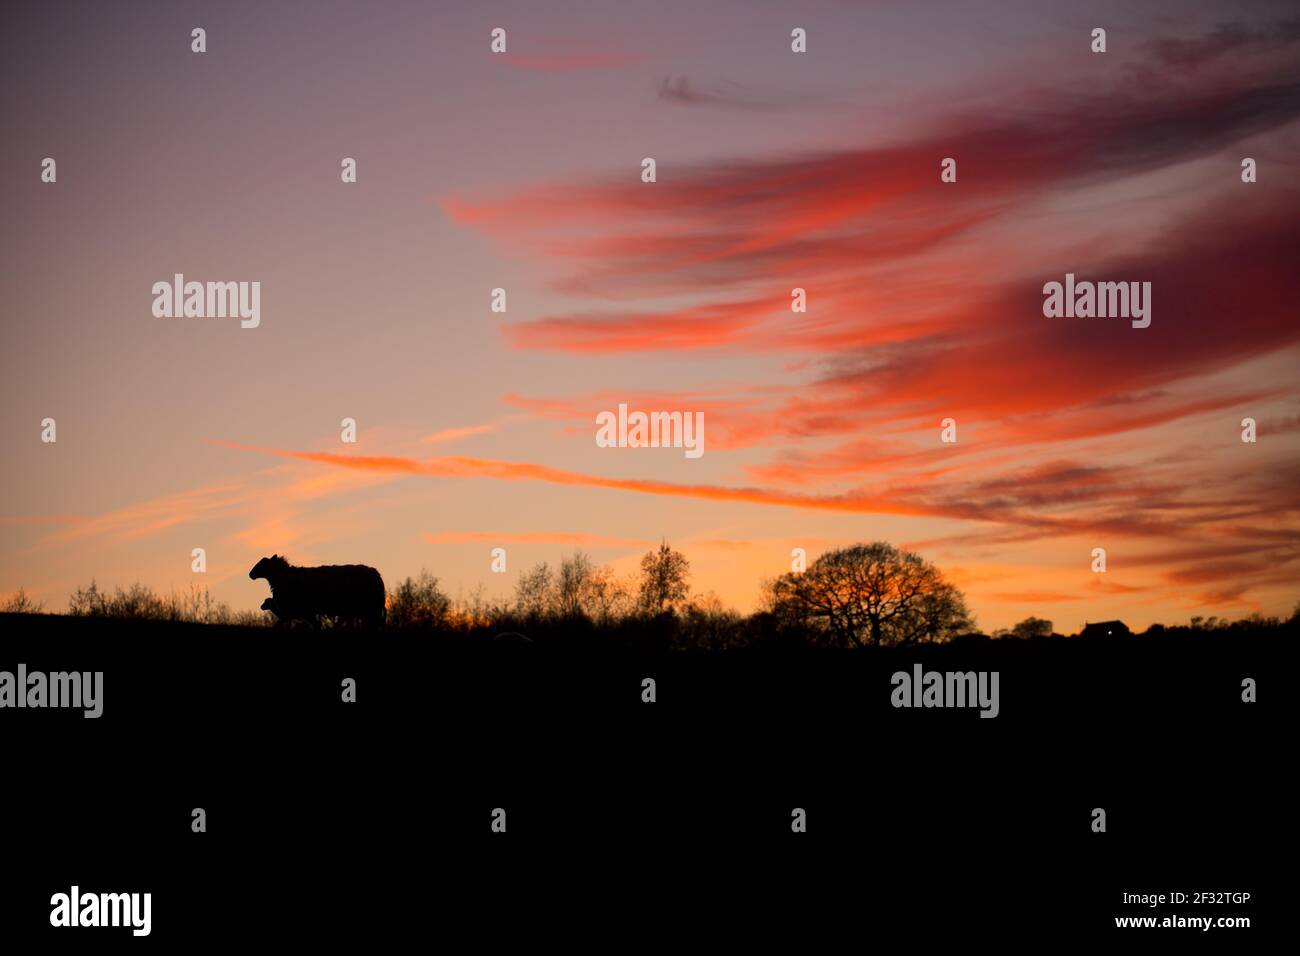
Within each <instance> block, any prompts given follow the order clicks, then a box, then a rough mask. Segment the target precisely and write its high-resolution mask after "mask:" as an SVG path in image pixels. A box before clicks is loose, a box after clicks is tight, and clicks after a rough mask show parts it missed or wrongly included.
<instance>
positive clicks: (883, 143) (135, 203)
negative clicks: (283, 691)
mask: <svg viewBox="0 0 1300 956" xmlns="http://www.w3.org/2000/svg"><path fill="white" fill-rule="evenodd" d="M696 7H698V5H689V4H680V5H675V4H669V5H668V8H667V14H664V12H663V11H658V12H654V11H650V12H648V11H642V10H637V9H636V8H635V7H633V6H632V5H627V6H626V8H625V9H619V10H614V9H611V10H609V11H608V12H605V13H593V14H592V15H584V16H583V17H581V18H575V17H573V16H572V15H570V14H556V13H555V12H554V11H550V12H547V11H545V10H541V9H539V8H538V6H537V5H535V4H519V5H513V6H512V5H508V4H507V5H505V6H504V7H503V8H502V10H501V11H500V16H501V18H502V22H503V23H504V24H505V26H506V27H507V28H508V29H509V30H510V36H511V44H512V46H511V51H512V52H511V54H510V55H509V56H508V57H505V58H494V57H493V55H492V54H491V53H489V52H488V48H487V40H486V38H487V36H488V31H489V29H490V28H491V26H494V25H496V23H495V22H493V23H488V22H487V21H482V22H480V21H479V20H476V19H475V20H471V19H469V18H468V17H466V16H461V17H459V18H456V19H455V20H454V21H447V22H444V23H440V24H438V25H437V27H438V29H437V30H436V31H435V32H436V34H437V36H438V37H439V40H438V43H437V53H436V55H431V50H430V49H429V42H430V41H429V36H428V33H427V31H426V30H425V27H427V26H429V24H426V23H425V22H424V20H423V19H422V18H424V17H426V16H427V15H428V14H427V11H425V10H424V8H423V7H422V6H421V5H418V4H409V5H408V4H393V5H391V6H386V7H385V12H384V14H383V15H379V16H374V17H370V18H361V17H357V16H355V15H354V14H353V12H351V11H342V10H340V11H331V12H329V13H328V14H325V13H322V15H321V17H320V18H319V19H318V20H316V21H312V22H310V23H308V24H305V25H304V24H302V23H300V22H298V21H297V20H295V19H294V18H293V17H290V16H288V15H287V14H284V13H283V12H278V11H262V10H261V8H254V7H251V6H250V7H244V6H240V5H238V4H236V5H233V6H232V7H231V9H230V10H228V11H225V12H223V13H220V14H217V17H218V19H214V20H213V21H212V25H211V26H210V27H209V34H210V35H211V36H214V37H219V38H220V39H221V42H220V43H213V44H212V49H211V51H210V52H209V53H208V54H205V55H204V56H195V55H193V54H191V53H190V52H189V50H188V46H187V45H182V46H181V47H180V48H179V49H174V47H175V44H174V41H173V38H172V36H171V33H172V32H174V31H173V30H172V28H173V27H175V28H176V29H179V28H180V26H182V25H183V23H182V21H185V14H184V13H183V12H181V13H177V14H175V16H176V17H177V18H178V19H177V22H176V23H175V24H172V23H169V22H168V21H167V16H166V15H163V16H159V15H158V14H157V12H156V11H155V12H154V13H152V14H151V15H150V17H148V18H145V19H141V20H139V21H138V22H137V21H136V20H135V19H133V16H134V15H131V16H127V17H126V18H125V19H121V18H116V17H114V16H112V15H110V13H109V12H106V11H101V12H94V13H88V14H87V16H88V17H89V18H90V21H91V22H88V23H86V24H84V26H85V28H86V35H84V36H83V35H82V33H81V32H78V31H73V32H72V33H71V34H69V33H68V32H67V31H65V30H62V29H60V28H59V25H58V24H54V23H46V22H39V20H34V21H33V23H32V24H30V31H29V32H30V48H29V50H28V51H27V53H26V56H27V57H29V58H30V62H28V61H23V62H19V63H16V64H11V65H10V66H9V68H10V69H18V70H21V69H24V68H25V67H24V63H27V66H29V67H32V68H33V69H34V68H35V67H34V66H33V64H35V63H37V62H39V63H41V64H44V65H43V66H42V67H41V69H42V70H44V71H45V74H43V75H47V76H48V78H49V82H48V83H47V84H43V85H42V86H41V88H40V89H38V90H35V91H34V92H33V94H32V102H30V103H24V104H17V105H16V107H15V110H14V118H15V121H14V124H13V128H12V130H11V134H12V135H7V136H6V142H5V144H4V146H3V154H2V155H3V160H4V162H5V164H6V170H7V173H8V175H7V176H6V177H5V181H4V184H3V185H2V186H0V189H3V191H4V193H5V200H6V202H5V207H6V209H9V210H12V211H13V212H12V216H11V217H10V218H11V219H12V221H14V222H15V223H16V224H17V226H18V228H16V229H11V230H6V235H5V236H4V238H3V239H0V241H2V242H3V243H4V245H5V256H4V260H5V262H6V288H7V289H8V290H9V295H8V302H7V305H6V309H5V320H4V322H5V325H4V335H5V349H4V359H3V362H4V373H5V374H4V382H3V384H2V385H0V388H2V389H3V398H4V401H3V409H2V411H0V426H2V427H3V429H4V433H5V434H6V435H7V436H8V439H9V440H8V442H7V443H6V468H5V469H4V474H3V476H2V477H0V482H3V487H2V488H0V491H2V492H3V500H4V505H3V506H0V535H2V537H0V542H2V543H0V594H5V593H12V592H13V591H15V590H16V589H18V588H19V587H23V588H25V589H26V590H27V591H28V592H29V593H31V594H34V595H35V596H36V597H38V598H39V599H43V600H45V601H46V602H47V605H49V606H50V607H52V608H56V609H62V608H63V607H64V606H65V605H66V601H67V596H68V593H69V592H70V591H71V590H72V589H73V588H75V587H76V586H78V585H82V584H85V583H88V582H89V581H90V579H91V578H95V579H96V580H97V581H98V582H99V583H100V584H101V585H110V586H111V585H113V584H123V585H125V584H129V583H131V582H133V581H137V580H138V581H142V582H144V583H147V584H149V585H151V586H153V587H155V588H157V589H160V590H164V591H166V590H169V589H172V588H175V589H178V590H185V589H187V588H188V587H189V586H190V584H191V583H192V582H195V581H197V582H198V583H201V584H206V585H207V586H209V587H210V588H211V589H212V591H213V593H214V595H215V596H216V597H217V598H219V599H221V600H225V601H228V602H230V603H231V604H232V605H234V606H237V607H248V608H255V607H257V606H258V604H260V602H261V599H262V597H263V596H264V590H265V584H264V582H250V581H249V580H248V579H247V571H248V568H249V567H251V566H252V564H253V563H254V562H255V561H256V560H257V558H259V557H261V556H262V555H264V554H269V553H272V552H278V553H282V554H287V555H288V556H289V557H290V558H291V559H292V560H294V561H295V562H298V563H304V564H313V563H343V562H364V563H369V564H373V565H375V566H376V567H378V568H379V569H380V571H381V572H382V573H383V575H384V577H385V579H386V580H388V581H389V582H390V583H392V582H394V581H395V580H400V578H402V577H405V576H406V575H408V574H416V573H418V572H419V571H420V569H421V568H427V569H429V570H430V571H431V572H432V573H434V574H435V575H437V576H438V577H439V578H440V579H441V580H442V581H443V583H444V586H445V587H447V589H448V590H449V591H451V592H452V593H455V592H457V591H460V592H462V593H468V592H469V591H472V590H473V589H475V588H477V587H478V586H480V585H482V586H483V587H485V588H486V590H487V592H488V593H489V594H505V593H508V592H509V591H510V590H511V589H512V587H513V583H514V580H515V578H516V576H517V573H518V571H520V570H522V569H524V568H525V567H527V566H529V565H531V564H532V563H534V562H536V561H539V560H550V561H552V562H554V561H556V560H557V559H558V558H560V557H561V556H563V555H565V554H567V553H569V552H570V551H572V550H573V549H574V548H581V549H583V550H585V551H587V552H588V553H590V554H591V555H592V556H593V558H595V559H596V560H597V561H600V562H609V563H612V564H613V565H614V566H615V568H616V569H618V570H620V571H622V572H624V573H628V574H630V573H632V571H633V570H634V569H635V567H636V564H637V561H638V560H639V557H640V555H641V554H642V553H643V552H644V551H645V550H647V549H648V548H649V547H651V546H653V544H655V543H657V542H658V541H659V540H660V539H662V538H667V539H668V540H669V541H670V542H672V543H673V544H674V545H675V546H677V547H678V548H680V549H681V550H683V551H685V552H686V554H687V555H688V557H689V558H690V560H691V563H692V569H693V583H694V585H695V588H696V590H699V591H707V590H712V591H715V592H717V593H718V594H719V595H720V596H721V597H722V598H723V599H724V600H725V601H726V602H728V603H730V604H732V605H734V606H736V607H738V608H741V609H745V610H748V609H751V608H752V607H753V606H754V604H755V602H756V600H757V598H758V594H759V587H758V585H759V581H760V579H762V578H764V577H770V576H773V575H776V574H779V573H782V572H784V571H786V570H788V569H789V563H790V552H791V549H793V548H796V547H802V548H804V549H806V550H807V552H808V555H809V558H810V559H811V558H814V557H816V555H817V554H818V553H819V552H820V551H821V550H824V549H826V548H828V547H833V546H836V545H840V544H847V543H852V542H857V541H871V540H879V539H884V540H888V541H890V542H893V543H895V544H898V545H903V546H908V547H913V548H915V549H916V550H919V551H920V552H921V553H922V554H923V555H925V556H926V557H927V558H929V559H930V560H932V561H934V562H935V563H936V564H938V565H939V567H940V568H941V569H942V570H943V571H944V572H945V573H947V574H948V575H949V576H950V577H951V578H952V579H953V580H954V581H955V582H956V583H957V584H958V585H959V586H960V587H961V588H962V589H963V590H964V591H965V593H966V595H967V597H968V600H969V603H970V604H971V606H972V609H973V610H974V611H975V613H976V616H977V619H978V623H979V625H980V626H981V627H982V628H983V629H985V630H992V629H994V628H998V627H1005V626H1010V625H1011V624H1013V623H1014V622H1016V621H1018V620H1020V619H1022V618H1024V617H1026V616H1030V615H1034V616H1039V617H1046V618H1049V619H1052V620H1053V621H1055V622H1056V625H1057V628H1058V630H1063V631H1072V630H1077V629H1078V628H1079V627H1081V626H1082V624H1083V623H1084V622H1085V621H1086V620H1102V619H1108V618H1122V619H1124V620H1125V621H1127V622H1128V623H1129V624H1130V625H1131V626H1134V627H1141V626H1144V625H1146V624H1148V623H1150V622H1152V621H1164V622H1167V623H1173V622H1179V621H1185V620H1186V619H1187V618H1188V617H1190V616H1192V615H1197V614H1199V615H1207V616H1208V615H1209V614H1219V615H1226V616H1232V617H1236V616H1244V615H1246V614H1248V613H1252V612H1255V611H1261V612H1265V613H1270V614H1285V613H1289V611H1290V609H1291V608H1292V606H1293V605H1294V604H1295V602H1296V601H1297V599H1300V589H1297V587H1296V581H1297V558H1298V557H1300V547H1298V544H1300V520H1298V509H1300V495H1298V494H1297V487H1300V486H1297V483H1296V481H1295V474H1296V470H1297V464H1300V386H1297V382H1298V381H1300V379H1298V378H1297V376H1296V374H1295V373H1296V367H1297V361H1296V360H1297V357H1298V353H1300V323H1297V321H1296V305H1297V296H1296V292H1295V271H1296V270H1295V263H1296V261H1297V251H1298V250H1300V189H1297V187H1296V186H1295V182H1296V177H1295V173H1296V171H1297V169H1296V167H1297V161H1296V159H1295V156H1296V150H1295V144H1296V143H1297V142H1300V124H1297V117H1300V87H1298V86H1297V84H1296V83H1295V80H1294V72H1293V68H1292V64H1293V63H1294V61H1295V55H1296V53H1297V50H1296V46H1297V45H1300V30H1297V29H1296V28H1295V26H1294V24H1293V23H1289V22H1286V21H1284V20H1282V19H1280V18H1279V16H1278V11H1279V10H1281V9H1282V7H1281V6H1279V7H1278V8H1276V9H1274V8H1272V7H1270V6H1268V5H1261V6H1259V7H1258V8H1252V10H1251V11H1250V13H1249V18H1248V19H1241V18H1242V17H1244V16H1246V15H1245V14H1242V13H1240V12H1238V11H1237V10H1236V8H1235V7H1234V6H1233V5H1230V4H1216V3H1193V4H1182V5H1179V6H1178V7H1177V8H1176V9H1177V11H1178V16H1177V17H1173V18H1171V17H1170V16H1169V14H1170V12H1171V11H1173V10H1174V9H1175V8H1174V7H1173V6H1171V5H1163V4H1151V5H1142V9H1133V7H1134V5H1132V4H1110V5H1102V7H1101V8H1099V12H1098V13H1097V16H1098V17H1099V18H1100V20H1104V22H1105V24H1106V25H1107V27H1108V30H1109V37H1110V44H1111V46H1110V51H1109V52H1108V53H1106V54H1104V55H1096V54H1092V53H1090V52H1089V49H1088V40H1087V38H1088V35H1089V31H1090V29H1091V27H1092V26H1093V25H1094V24H1093V23H1092V21H1091V20H1088V21H1082V20H1080V19H1079V18H1078V17H1077V16H1076V15H1075V14H1074V12H1073V8H1072V6H1071V5H1068V4H1064V3H1062V4H1025V5H1014V4H1013V5H1008V6H1006V7H1000V8H999V12H998V14H997V16H993V17H990V16H989V14H988V12H987V11H984V12H983V13H979V14H978V15H977V13H976V11H974V10H971V9H970V8H969V7H968V5H963V4H958V3H936V4H934V5H927V6H926V8H925V9H924V10H922V11H918V10H917V8H915V7H914V6H912V5H896V4H880V5H862V6H861V7H860V8H859V7H855V6H853V5H845V4H841V3H831V2H826V3H811V4H809V5H808V6H807V7H806V8H805V7H803V6H801V7H800V10H799V14H798V18H799V19H800V20H801V23H802V25H804V26H805V27H807V28H808V29H809V36H810V38H811V41H810V49H809V53H807V54H801V55H796V54H792V53H790V51H789V44H788V36H789V28H790V26H791V25H792V24H791V20H790V18H791V16H793V14H790V13H788V12H782V11H781V10H779V9H775V8H773V9H767V8H761V9H757V10H755V9H753V8H751V7H749V6H746V7H745V8H744V9H745V10H746V14H745V16H744V17H738V16H736V15H735V13H736V10H731V11H728V10H727V9H726V7H727V5H726V4H718V5H716V7H715V6H714V5H710V8H709V9H707V10H699V9H696ZM736 9H737V10H738V9H740V8H739V7H737V8H736ZM652 13H654V15H651V14H652ZM33 16H35V15H34V14H33ZM493 16H494V17H495V16H497V13H496V12H494V14H493ZM96 18H99V19H98V20H97V19H96ZM146 19H147V22H146ZM803 21H806V22H803ZM185 22H188V21H185ZM97 30H98V31H99V32H96V31H97ZM181 35H183V36H188V27H186V28H185V29H184V30H182V31H181ZM104 36H109V37H112V38H113V40H114V42H113V43H111V44H107V46H106V45H105V44H104V42H103V37H104ZM95 37H98V39H97V40H94V41H93V42H92V38H95ZM141 63H147V64H149V66H147V67H145V68H141V67H140V64H141ZM435 91H438V92H435ZM157 117H167V123H166V124H165V125H164V126H161V127H160V126H159V124H158V122H157V121H156V118H157ZM45 156H53V157H55V158H57V159H58V162H59V176H58V181H57V183H54V184H48V183H41V182H40V181H39V164H40V160H41V158H42V157H45ZM344 156H351V157H355V158H357V161H358V182H357V183H355V184H346V185H345V184H343V183H341V182H340V180H339V162H340V159H341V158H342V157H344ZM646 156H652V157H654V158H655V159H656V162H657V164H658V169H657V181H656V182H655V183H652V184H647V183H643V182H642V181H641V179H640V169H641V166H640V164H641V160H642V159H643V158H644V157H646ZM1247 156H1249V157H1253V158H1255V159H1256V161H1257V163H1258V169H1259V176H1258V182H1255V183H1252V184H1245V183H1243V182H1242V181H1241V175H1240V169H1241V168H1240V164H1241V160H1242V158H1243V157H1247ZM944 157H953V158H955V159H956V160H957V164H958V166H957V168H958V177H957V182H955V183H941V182H940V179H939V164H940V161H941V160H942V159H943V158H944ZM176 272H183V273H184V274H185V275H186V277H187V278H188V279H194V280H198V281H208V280H211V281H237V280H249V281H251V280H257V281H260V282H261V284H262V320H261V324H260V325H259V327H258V328H256V329H241V328H240V327H239V323H238V321H237V320H235V321H229V320H225V319H194V318H191V319H160V318H155V317H154V316H153V315H152V314H151V311H150V304H151V301H152V298H151V295H150V288H151V286H152V284H153V283H154V282H155V281H158V280H160V279H161V280H170V278H171V276H172V275H173V274H174V273H176ZM1067 272H1070V273H1074V274H1076V275H1078V276H1079V277H1080V278H1087V279H1092V280H1094V281H1096V280H1124V281H1143V282H1150V283H1151V285H1152V323H1151V326H1150V327H1149V328H1146V329H1134V328H1132V327H1131V326H1130V324H1129V322H1128V321H1127V320H1123V319H1097V318H1047V317H1045V316H1044V315H1043V312H1042V304H1043V295H1042V286H1043V284H1044V283H1045V282H1048V281H1061V280H1062V279H1063V277H1064V275H1065V274H1066V273H1067ZM795 287H799V288H803V289H805V290H806V292H807V300H808V308H807V311H806V312H804V313H794V312H792V311H791V309H790V301H791V290H792V289H793V288H795ZM494 288H505V289H506V290H507V296H508V306H507V311H506V313H505V314H504V315H503V314H497V313H493V312H492V311H491V310H490V308H489V304H490V300H491V291H492V290H493V289H494ZM620 403H626V404H627V405H628V406H629V407H630V408H632V409H642V410H646V411H652V410H663V411H690V412H695V411H700V412H703V413H704V419H705V434H706V443H705V444H706V451H705V454H704V455H703V457H701V458H699V459H691V458H688V457H686V456H684V455H683V453H682V450H681V449H680V448H678V449H635V448H599V447H597V446H596V443H595V440H594V436H595V433H596V427H595V419H596V415H597V414H599V413H600V412H603V411H613V410H615V409H617V407H618V406H619V404H620ZM47 416H48V417H53V418H55V419H56V421H57V423H58V425H57V427H58V441H57V442H56V443H55V444H53V445H50V444H44V443H42V442H41V441H40V422H41V420H42V419H44V418H46V417H47ZM346 417H351V418H355V419H356V421H357V423H358V426H359V429H358V441H357V442H356V443H355V444H345V443H343V442H342V441H341V440H340V422H341V420H342V419H343V418H346ZM1245 417H1251V418H1253V419H1255V421H1256V422H1257V426H1258V441H1257V442H1256V443H1253V444H1246V443H1243V442H1242V441H1241V440H1240V436H1241V430H1242V428H1241V421H1242V419H1243V418H1245ZM948 418H951V419H954V420H955V421H956V423H957V436H958V440H957V442H956V443H955V444H948V443H944V442H942V441H941V440H940V428H941V424H940V423H941V422H942V421H943V420H944V419H948ZM498 546H499V547H505V548H506V549H507V552H508V570H507V573H506V574H504V575H501V574H493V573H492V572H491V571H490V566H489V564H490V552H491V550H492V548H494V547H498ZM195 547H203V548H205V549H206V551H207V554H208V572H207V573H206V574H204V575H201V576H199V575H193V574H191V572H190V560H191V558H190V553H191V549H192V548H195ZM1098 547H1102V548H1105V549H1106V552H1107V559H1108V560H1107V564H1108V568H1107V571H1106V573H1104V574H1096V573H1093V572H1092V571H1091V570H1090V565H1091V561H1092V558H1091V554H1092V550H1093V549H1094V548H1098Z"/></svg>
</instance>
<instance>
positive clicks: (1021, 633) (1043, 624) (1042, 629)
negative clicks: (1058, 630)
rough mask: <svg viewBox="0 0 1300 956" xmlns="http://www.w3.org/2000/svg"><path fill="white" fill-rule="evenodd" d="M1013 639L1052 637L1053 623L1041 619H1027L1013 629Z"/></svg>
mask: <svg viewBox="0 0 1300 956" xmlns="http://www.w3.org/2000/svg"><path fill="white" fill-rule="evenodd" d="M1011 636H1012V637H1051V636H1052V622H1051V621H1046V620H1044V619H1043V618H1041V617H1027V618H1025V619H1024V620H1023V621H1021V622H1020V623H1019V624H1017V625H1016V626H1015V627H1013V628H1012V629H1011Z"/></svg>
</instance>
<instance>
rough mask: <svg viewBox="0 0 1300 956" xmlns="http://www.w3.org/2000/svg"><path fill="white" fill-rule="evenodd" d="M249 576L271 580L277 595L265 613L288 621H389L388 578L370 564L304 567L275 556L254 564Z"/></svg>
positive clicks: (264, 607) (266, 605)
mask: <svg viewBox="0 0 1300 956" xmlns="http://www.w3.org/2000/svg"><path fill="white" fill-rule="evenodd" d="M248 576H249V577H250V578H252V579H253V580H255V581H256V580H257V579H258V578H265V579H266V583H267V584H269V585H270V586H271V597H270V598H268V599H267V600H265V601H263V602H262V610H264V611H271V612H272V613H273V614H275V616H276V617H277V618H278V619H279V620H280V621H281V622H282V623H290V622H292V621H307V622H309V623H311V624H317V625H319V624H320V623H321V622H323V621H325V620H328V619H331V618H332V619H334V620H335V621H337V622H338V623H340V624H344V623H359V624H372V625H378V624H382V623H383V622H384V598H385V592H384V579H383V578H381V577H380V576H379V572H378V571H376V570H375V569H374V568H371V567H367V566H366V565H364V564H328V565H324V566H323V567H319V568H299V567H295V566H294V565H292V564H290V563H289V562H288V561H286V560H285V559H284V558H282V557H280V556H279V555H278V554H273V555H271V557H269V558H263V559H262V560H261V561H258V562H257V564H255V565H253V570H251V571H249V572H248Z"/></svg>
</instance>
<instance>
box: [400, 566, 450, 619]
mask: <svg viewBox="0 0 1300 956" xmlns="http://www.w3.org/2000/svg"><path fill="white" fill-rule="evenodd" d="M450 613H451V598H449V597H447V595H446V594H443V593H442V590H441V589H440V588H439V587H438V579H437V578H435V577H434V576H433V575H431V574H430V573H429V572H428V571H424V570H422V571H420V577H419V578H418V579H413V578H409V577H408V578H407V579H406V580H405V581H403V582H402V583H401V584H399V585H398V586H397V587H396V589H394V590H393V592H392V593H391V594H389V596H388V624H389V625H390V626H392V627H443V626H445V625H446V624H447V619H448V616H449V615H450Z"/></svg>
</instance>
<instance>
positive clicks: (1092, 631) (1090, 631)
mask: <svg viewBox="0 0 1300 956" xmlns="http://www.w3.org/2000/svg"><path fill="white" fill-rule="evenodd" d="M1132 633H1133V632H1132V631H1130V630H1129V629H1128V625H1127V624H1125V623H1124V622H1123V621H1098V622H1097V623H1096V624H1084V625H1083V630H1082V631H1080V632H1079V636H1080V637H1129V636H1130V635H1132Z"/></svg>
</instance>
